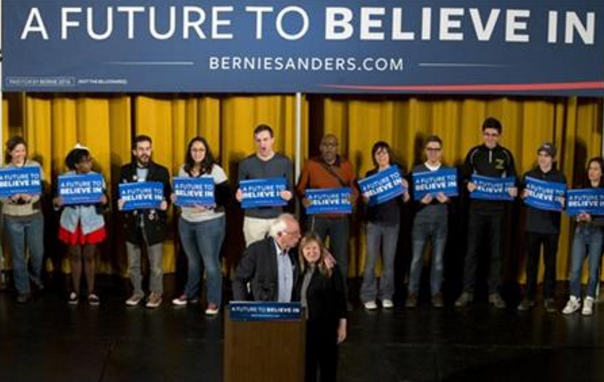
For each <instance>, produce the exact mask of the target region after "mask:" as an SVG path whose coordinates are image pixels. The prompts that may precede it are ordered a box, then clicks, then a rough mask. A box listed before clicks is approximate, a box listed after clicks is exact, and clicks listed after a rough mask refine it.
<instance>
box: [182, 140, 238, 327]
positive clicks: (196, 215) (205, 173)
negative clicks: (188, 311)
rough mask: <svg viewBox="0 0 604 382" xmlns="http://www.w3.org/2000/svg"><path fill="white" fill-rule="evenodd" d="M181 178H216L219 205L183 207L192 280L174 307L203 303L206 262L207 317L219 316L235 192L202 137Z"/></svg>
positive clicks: (184, 243) (195, 143)
mask: <svg viewBox="0 0 604 382" xmlns="http://www.w3.org/2000/svg"><path fill="white" fill-rule="evenodd" d="M178 176H179V177H193V178H194V177H208V178H212V179H213V180H214V198H215V204H213V205H204V206H202V205H196V206H193V207H182V213H181V215H180V219H179V220H178V232H179V234H180V240H181V243H182V246H183V249H184V251H185V254H186V256H187V263H188V272H187V275H188V277H187V284H186V285H185V292H184V293H183V294H182V295H181V296H179V297H178V298H175V299H174V300H172V303H173V304H174V305H178V306H183V305H187V303H188V302H192V301H196V300H198V299H199V290H200V288H199V283H200V280H201V269H202V268H201V261H203V266H204V268H205V271H206V279H207V293H206V294H207V302H208V304H207V306H206V310H205V313H206V314H207V315H216V314H218V312H219V311H220V306H221V304H222V269H221V263H220V250H221V247H222V243H223V241H224V236H225V229H226V217H225V212H224V206H225V204H226V203H227V201H228V199H229V198H230V197H231V189H230V186H229V183H228V179H227V176H226V174H225V172H224V170H223V169H222V168H221V167H220V166H219V165H218V164H217V163H216V162H215V160H214V157H213V156H212V152H211V150H210V147H209V146H208V143H207V141H206V140H205V139H204V138H202V137H195V138H193V139H192V140H191V141H190V142H189V146H188V148H187V153H186V156H185V164H184V165H183V166H181V168H180V169H179V171H178ZM172 201H173V202H174V203H175V204H176V205H178V199H177V198H176V196H175V195H174V194H173V195H172Z"/></svg>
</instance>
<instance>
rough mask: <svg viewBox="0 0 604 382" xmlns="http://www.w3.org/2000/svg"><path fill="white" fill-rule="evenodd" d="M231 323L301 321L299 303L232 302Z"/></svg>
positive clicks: (229, 309) (230, 310)
mask: <svg viewBox="0 0 604 382" xmlns="http://www.w3.org/2000/svg"><path fill="white" fill-rule="evenodd" d="M228 313H229V318H230V319H231V321H300V320H301V319H302V305H301V304H300V303H299V302H248V301H231V303H230V304H229V305H228Z"/></svg>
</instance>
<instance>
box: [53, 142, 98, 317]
mask: <svg viewBox="0 0 604 382" xmlns="http://www.w3.org/2000/svg"><path fill="white" fill-rule="evenodd" d="M65 166H67V168H68V169H69V171H68V172H67V173H66V174H64V175H65V176H75V177H73V178H71V179H73V180H72V183H71V189H70V188H69V187H65V188H63V187H61V188H60V190H59V196H58V197H56V198H55V199H54V201H53V203H54V205H55V208H62V209H63V211H62V212H61V218H60V221H59V240H61V241H62V242H63V243H65V244H66V245H67V247H68V255H69V258H70V262H71V281H72V288H73V290H72V291H71V293H70V294H69V300H68V302H69V304H70V305H77V304H78V303H79V301H80V296H81V294H80V284H81V278H82V272H83V273H84V276H85V278H86V287H87V295H86V296H87V297H86V299H87V300H88V304H90V305H91V306H97V305H99V303H100V300H99V297H98V296H97V295H96V294H95V292H94V281H95V273H96V265H95V259H94V256H95V254H96V250H97V246H98V245H99V244H100V243H101V242H103V241H104V240H105V238H106V237H107V233H106V231H105V219H104V218H103V207H104V206H106V205H107V202H108V199H107V195H106V194H105V181H104V180H103V178H102V177H101V178H100V182H101V187H100V191H101V192H100V194H99V193H95V192H94V190H93V188H94V186H91V187H90V189H89V190H83V189H85V188H87V187H84V186H82V185H83V183H84V182H82V183H78V179H77V178H80V177H81V178H82V179H81V180H82V181H84V176H89V175H93V174H94V175H100V174H97V173H95V172H93V171H92V157H91V156H90V151H89V150H88V148H86V147H83V146H80V145H79V144H78V145H76V147H75V148H74V149H73V150H71V151H70V152H69V154H67V157H66V158H65ZM94 178H95V179H98V178H97V177H94ZM59 183H61V180H60V179H59ZM78 188H79V189H80V190H83V191H82V193H77V196H78V198H75V197H73V195H74V194H76V192H75V191H76V190H77V189H78ZM97 188H98V187H97Z"/></svg>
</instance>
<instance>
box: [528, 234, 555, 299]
mask: <svg viewBox="0 0 604 382" xmlns="http://www.w3.org/2000/svg"><path fill="white" fill-rule="evenodd" d="M558 237H559V234H545V233H534V232H527V234H526V245H527V251H526V298H527V299H529V300H534V299H535V294H536V289H537V275H538V271H539V257H541V245H543V264H544V265H545V276H544V279H543V297H545V298H553V297H554V291H555V287H556V254H557V253H558Z"/></svg>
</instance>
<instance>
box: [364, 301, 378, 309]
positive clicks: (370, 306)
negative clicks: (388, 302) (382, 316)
mask: <svg viewBox="0 0 604 382" xmlns="http://www.w3.org/2000/svg"><path fill="white" fill-rule="evenodd" d="M363 306H364V307H365V310H376V309H377V308H378V306H377V304H376V303H375V301H367V302H366V303H364V304H363Z"/></svg>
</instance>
